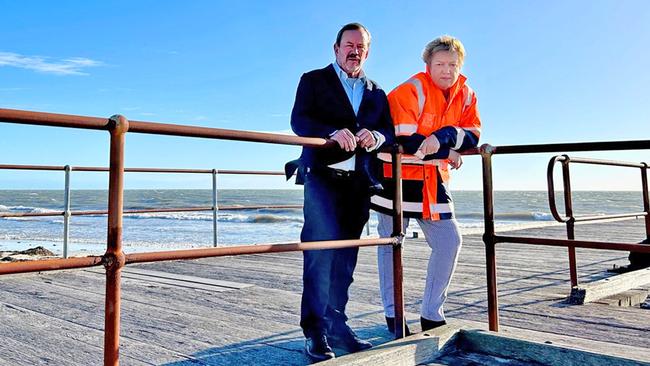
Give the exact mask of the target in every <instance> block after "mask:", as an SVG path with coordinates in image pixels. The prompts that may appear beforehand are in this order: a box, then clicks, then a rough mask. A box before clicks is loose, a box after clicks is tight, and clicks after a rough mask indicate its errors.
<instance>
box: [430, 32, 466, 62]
mask: <svg viewBox="0 0 650 366" xmlns="http://www.w3.org/2000/svg"><path fill="white" fill-rule="evenodd" d="M439 51H450V52H456V54H457V55H458V62H459V63H460V65H462V64H463V61H465V47H463V44H462V43H461V42H460V40H459V39H458V38H454V37H452V36H450V35H444V36H440V37H438V38H436V39H434V40H433V41H431V42H429V43H428V44H427V45H426V46H425V47H424V51H423V52H422V61H424V63H425V64H428V63H429V61H431V58H432V57H433V55H434V54H435V53H436V52H439Z"/></svg>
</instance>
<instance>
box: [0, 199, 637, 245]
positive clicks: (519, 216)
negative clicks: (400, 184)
mask: <svg viewBox="0 0 650 366" xmlns="http://www.w3.org/2000/svg"><path fill="white" fill-rule="evenodd" d="M453 196H454V203H455V207H456V216H457V218H458V222H459V224H460V227H461V231H462V233H463V234H465V235H468V234H479V233H482V232H483V195H482V192H480V191H458V192H454V195H453ZM557 196H558V209H560V210H561V211H560V212H563V204H562V202H560V201H561V200H562V196H561V194H557ZM302 199H303V198H302V191H301V190H221V191H219V192H218V202H219V205H220V206H232V205H241V206H251V205H296V204H302ZM211 201H212V191H211V190H126V191H125V200H124V209H125V210H126V209H145V208H165V207H174V208H177V207H200V206H211ZM494 201H495V215H496V230H497V231H500V232H503V231H508V230H516V229H522V228H531V227H540V226H548V225H554V224H556V222H555V221H554V220H553V218H552V216H551V214H550V211H549V207H548V198H547V193H546V192H545V191H497V192H495V199H494ZM106 202H107V192H106V191H101V190H75V191H73V192H72V194H71V206H72V210H73V211H81V210H106V208H107V203H106ZM573 206H574V212H575V213H576V215H604V214H615V213H631V212H640V211H643V205H642V195H641V192H640V191H639V192H601V191H594V192H586V191H578V192H573ZM62 210H63V191H61V190H0V212H51V211H62ZM302 223H303V217H302V210H301V209H255V210H236V211H225V210H222V211H219V214H218V242H219V245H220V246H227V245H243V244H257V243H278V242H292V241H299V237H300V229H301V227H302ZM369 226H370V235H371V236H374V235H377V234H376V226H377V218H376V216H375V214H374V213H371V218H370V222H369ZM106 227H107V221H106V216H105V215H93V216H73V217H71V224H70V242H69V249H68V250H69V253H70V254H72V255H87V254H101V253H103V252H104V250H105V248H106ZM413 229H415V230H416V231H417V230H418V228H417V224H416V223H415V222H413V223H412V224H411V227H410V229H409V232H408V234H409V235H410V233H411V231H412V230H413ZM365 235H366V232H365V230H364V236H365ZM212 241H213V234H212V212H211V211H204V212H179V213H144V214H128V215H125V216H124V231H123V246H124V251H125V252H127V253H132V252H142V251H151V250H169V249H184V248H199V247H210V246H212ZM62 243H63V217H62V216H51V217H15V218H0V251H12V250H24V249H27V248H29V247H34V246H36V245H42V246H44V247H46V248H48V249H50V250H52V251H53V252H54V253H56V254H61V253H62Z"/></svg>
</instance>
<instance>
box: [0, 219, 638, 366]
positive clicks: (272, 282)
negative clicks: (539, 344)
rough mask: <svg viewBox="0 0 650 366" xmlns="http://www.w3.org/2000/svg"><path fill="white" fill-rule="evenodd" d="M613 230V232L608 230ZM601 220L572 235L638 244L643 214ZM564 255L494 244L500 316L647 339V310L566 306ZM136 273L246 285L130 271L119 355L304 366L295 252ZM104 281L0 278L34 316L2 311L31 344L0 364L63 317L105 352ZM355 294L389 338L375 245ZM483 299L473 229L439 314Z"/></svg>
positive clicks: (408, 282)
mask: <svg viewBox="0 0 650 366" xmlns="http://www.w3.org/2000/svg"><path fill="white" fill-rule="evenodd" d="M609 227H612V230H611V231H608V230H607V228H609ZM607 228H606V227H605V225H604V224H597V225H579V226H578V227H577V228H576V234H577V236H578V237H581V235H582V236H589V235H591V236H592V237H598V238H599V240H606V239H611V240H617V241H629V242H637V241H640V239H641V238H640V236H641V235H640V234H641V233H643V222H642V220H633V221H626V222H617V223H608V224H607ZM509 235H524V234H522V233H521V232H512V233H509ZM525 235H526V236H544V237H557V238H565V237H566V233H565V231H564V228H563V227H557V226H556V227H546V228H539V229H532V230H528V231H526V232H525ZM635 238H636V239H635ZM429 250H430V249H429V248H428V246H427V244H426V243H425V242H424V240H423V239H422V238H420V239H411V240H408V241H407V243H406V244H405V250H404V265H405V270H404V273H405V283H404V290H405V302H406V309H407V311H408V313H407V320H408V321H409V324H410V326H411V329H413V330H417V329H418V328H419V325H418V318H419V315H418V313H419V304H420V301H421V296H422V289H423V287H424V279H425V276H426V264H427V260H428V255H429ZM566 253H567V252H566V249H565V248H554V247H541V246H529V245H522V244H508V243H503V244H499V245H498V246H497V266H498V284H499V295H500V296H499V305H500V309H501V312H500V316H501V323H502V325H503V326H514V327H519V328H524V329H534V330H537V331H542V332H547V333H554V334H567V335H570V336H574V337H579V338H580V339H593V340H600V341H609V342H613V343H617V344H628V345H630V346H637V347H646V348H650V338H649V337H647V334H648V331H650V310H643V309H639V308H618V307H616V308H613V307H611V306H606V305H599V304H590V305H586V306H582V307H580V306H577V307H576V306H569V305H566V304H562V301H563V300H564V298H565V297H566V296H568V294H569V291H570V286H569V273H568V262H567V254H566ZM577 256H578V273H579V277H580V280H581V281H587V280H595V279H601V278H605V277H608V276H611V275H612V274H609V273H607V272H606V269H607V268H610V267H611V266H612V265H613V264H619V265H621V264H625V263H626V262H627V259H626V257H627V253H624V252H615V251H597V250H586V249H579V250H578V251H577ZM143 270H144V271H156V272H164V273H168V274H169V275H164V276H166V277H172V278H177V279H179V280H181V281H182V279H183V278H185V277H184V276H190V277H192V278H194V279H196V278H199V279H201V280H199V281H198V282H201V283H218V282H219V281H228V282H233V283H236V284H245V285H252V286H250V287H244V288H240V289H231V290H229V291H224V292H215V291H207V290H206V289H199V288H196V287H194V288H192V286H187V287H183V286H180V285H179V284H178V283H174V282H171V283H159V282H145V281H143V279H144V278H142V277H138V278H137V279H135V278H128V276H126V275H125V278H124V279H123V284H122V338H121V341H122V359H123V360H124V364H137V363H138V362H150V363H152V364H169V365H185V364H188V365H189V364H235V363H237V364H250V363H256V362H260V361H261V360H264V361H265V363H266V364H278V365H279V364H295V365H303V364H306V363H307V362H308V361H307V359H306V358H305V357H304V356H303V354H302V352H301V350H302V345H303V338H302V333H301V330H300V328H299V326H298V322H299V308H300V294H301V291H302V279H301V274H302V255H301V253H274V254H257V255H250V256H239V257H223V258H212V259H201V260H193V261H174V262H159V263H147V264H139V265H133V266H128V268H127V271H133V272H132V273H138V272H140V273H143V272H142V271H143ZM145 273H146V272H145ZM150 273H151V272H150ZM154 273H155V272H154ZM160 276H163V275H160ZM185 279H188V278H185ZM104 287H105V279H104V276H103V274H102V273H101V271H99V273H91V272H88V271H84V270H70V271H59V272H44V273H41V274H24V275H9V276H2V277H0V291H1V293H2V294H3V297H2V299H0V302H1V303H2V304H5V306H4V307H0V309H5V308H6V306H14V307H15V308H21V307H22V308H24V309H28V310H29V311H32V312H33V313H34V314H36V315H32V318H33V319H32V321H29V324H32V323H34V324H32V325H29V324H25V325H21V324H22V323H21V322H22V321H23V318H17V317H16V316H15V314H14V316H13V317H12V315H11V314H9V312H8V311H5V310H3V311H0V342H2V340H3V339H13V338H12V337H11V334H12V333H11V332H13V331H15V330H10V329H14V328H18V329H20V331H21V332H22V337H23V339H24V340H25V342H27V341H28V340H29V341H31V343H30V346H31V347H33V348H32V349H30V348H25V350H24V351H23V352H22V353H21V351H20V349H19V348H18V347H16V348H17V349H11V350H9V351H7V353H6V354H0V364H1V363H2V362H3V361H5V360H7V361H6V362H12V360H13V359H25V360H27V361H26V362H25V363H24V364H28V363H30V361H31V363H30V364H39V362H42V361H41V360H40V358H39V357H44V356H45V357H47V354H45V355H39V354H38V351H39V350H40V349H48V348H51V347H53V346H52V345H53V344H55V343H56V342H57V341H58V338H55V339H50V338H48V337H50V336H51V334H52V333H51V332H50V330H52V329H60V328H61V327H62V326H63V329H66V331H65V334H66V337H67V339H68V340H67V341H66V342H69V343H67V344H69V345H70V349H71V350H74V352H80V355H81V356H80V357H79V358H78V359H80V360H84V357H85V356H83V355H84V354H88V355H90V354H92V355H94V356H93V357H95V358H92V360H93V361H95V360H96V359H97V358H96V357H101V356H97V355H95V353H96V352H97V349H98V348H99V349H101V345H102V338H103V335H102V332H101V329H102V327H103V301H104V300H103V299H104ZM197 287H200V286H197ZM350 293H351V296H350V298H351V301H350V303H349V307H348V313H349V315H350V317H351V320H350V322H351V324H352V325H353V327H354V328H355V329H357V330H358V333H359V334H360V335H361V336H362V337H364V338H366V339H370V340H371V342H373V344H380V343H383V342H386V341H388V340H389V339H390V335H389V333H388V332H387V331H386V329H385V324H384V320H383V311H382V307H381V301H380V298H379V291H378V276H377V269H376V249H374V248H362V249H361V251H360V256H359V262H358V265H357V270H356V272H355V282H354V283H353V285H352V287H351V291H350ZM486 299H487V297H486V286H485V253H484V246H483V243H482V241H481V238H480V236H478V235H474V236H467V237H465V239H464V244H463V250H462V252H461V256H460V261H459V265H458V269H457V272H456V275H455V277H454V279H453V282H452V285H451V287H450V290H449V299H448V301H447V305H446V313H447V315H448V316H449V317H451V318H460V319H467V320H471V321H477V322H481V323H483V324H485V323H486V322H487V300H486ZM68 334H69V336H67V335H68ZM61 337H63V336H61ZM25 342H23V343H25ZM64 344H66V343H64ZM40 345H44V346H43V347H44V348H42V347H41V346H40ZM75 354H76V353H75ZM100 354H101V352H100ZM88 357H90V356H88ZM87 360H91V359H90V358H88V359H87ZM127 360H128V361H127ZM287 360H289V361H287ZM59 361H61V360H58V361H57V360H53V361H51V364H63V363H59ZM287 362H289V363H287Z"/></svg>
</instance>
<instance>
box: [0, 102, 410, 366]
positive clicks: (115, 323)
mask: <svg viewBox="0 0 650 366" xmlns="http://www.w3.org/2000/svg"><path fill="white" fill-rule="evenodd" d="M0 122H7V123H17V124H30V125H38V126H54V127H66V128H79V129H91V130H105V131H108V132H109V133H110V144H109V146H110V154H109V157H110V164H109V184H108V228H107V249H106V253H105V254H104V255H102V256H89V257H85V258H67V259H51V260H37V261H30V262H14V263H3V264H0V275H2V274H9V273H26V272H34V271H48V270H57V269H68V268H85V267H92V266H98V265H103V266H104V267H105V269H106V296H105V322H104V364H105V365H118V364H119V337H120V311H121V307H120V299H121V271H122V268H123V267H124V266H125V265H126V264H130V263H141V262H151V261H159V260H172V259H195V258H206V257H218V256H226V255H241V254H253V253H268V252H286V251H302V250H312V249H327V248H330V249H331V248H345V247H361V246H374V245H392V246H393V252H394V256H393V257H394V258H395V261H394V262H395V264H394V266H396V267H397V266H399V267H400V268H398V271H396V272H395V276H394V281H395V283H394V287H395V291H394V292H395V306H396V310H395V311H396V319H403V312H404V308H403V295H402V276H401V273H402V272H401V245H402V239H403V233H402V232H401V228H402V225H401V220H402V211H401V205H400V203H398V202H401V196H400V193H399V191H400V190H399V189H398V190H397V192H398V193H397V194H396V196H397V197H396V199H395V200H394V202H395V204H394V209H395V212H396V215H395V216H394V222H393V224H394V226H393V227H395V228H399V229H396V230H395V233H397V234H399V235H397V236H394V237H391V238H383V239H382V238H378V239H358V240H340V241H322V242H311V243H286V244H279V245H266V246H265V245H262V246H260V245H257V246H238V247H227V248H203V249H190V250H180V251H166V252H150V253H134V254H128V255H125V254H124V252H123V251H122V218H123V213H124V207H123V203H124V171H125V168H124V144H125V135H126V134H127V133H128V132H132V133H146V134H157V135H172V136H186V137H199V138H210V139H220V140H236V141H249V142H264V143H272V144H283V145H296V146H309V147H315V148H331V147H333V146H334V145H335V144H336V143H335V142H334V141H331V140H325V139H321V138H305V137H297V136H289V135H280V134H272V133H262V132H251V131H236V130H225V129H218V128H207V127H196V126H182V125H172V124H161V123H151V122H140V121H129V120H127V119H126V118H125V117H124V116H121V115H114V116H112V117H110V118H109V119H104V118H97V117H85V116H76V115H65V114H54V113H42V112H31V111H20V110H11V109H0ZM392 154H393V161H395V162H399V161H400V159H401V153H400V151H399V149H397V148H394V149H393V151H392ZM394 166H395V168H394V171H395V174H394V176H395V179H396V180H397V186H398V187H400V186H401V183H400V180H401V164H399V163H396V164H394ZM403 335H404V328H403V325H402V327H398V328H397V329H396V336H397V337H403Z"/></svg>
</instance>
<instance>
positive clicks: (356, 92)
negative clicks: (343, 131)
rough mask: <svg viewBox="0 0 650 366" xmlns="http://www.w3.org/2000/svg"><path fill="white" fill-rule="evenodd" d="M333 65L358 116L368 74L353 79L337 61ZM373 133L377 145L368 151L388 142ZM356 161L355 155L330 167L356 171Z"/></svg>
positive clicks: (379, 134)
mask: <svg viewBox="0 0 650 366" xmlns="http://www.w3.org/2000/svg"><path fill="white" fill-rule="evenodd" d="M332 65H333V66H334V71H336V75H337V76H338V77H339V80H340V81H341V85H343V90H345V94H346V95H347V96H348V100H349V101H350V104H351V105H352V110H354V115H355V116H356V115H357V113H358V112H359V106H360V105H361V99H363V92H364V90H365V89H366V74H365V73H364V72H363V70H361V72H360V73H359V77H358V78H351V77H349V76H348V74H347V73H346V72H345V71H343V69H341V66H339V64H338V63H337V62H336V61H334V62H333V63H332ZM335 132H336V131H335ZM371 132H372V134H373V135H374V136H375V141H376V143H375V146H373V147H372V148H366V150H367V151H372V150H374V149H376V148H378V147H379V146H380V145H381V144H383V143H384V141H386V138H385V137H384V135H382V134H381V133H379V132H377V131H371ZM355 160H356V159H355V156H354V155H353V156H352V157H351V158H349V159H348V160H344V161H341V162H338V163H336V164H332V165H329V167H330V168H335V169H341V170H354V165H355Z"/></svg>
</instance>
